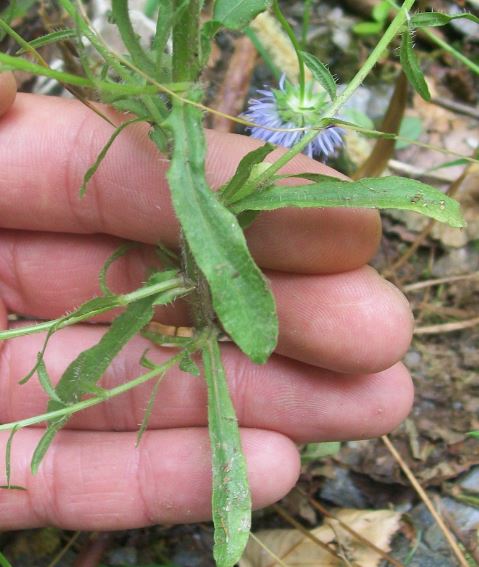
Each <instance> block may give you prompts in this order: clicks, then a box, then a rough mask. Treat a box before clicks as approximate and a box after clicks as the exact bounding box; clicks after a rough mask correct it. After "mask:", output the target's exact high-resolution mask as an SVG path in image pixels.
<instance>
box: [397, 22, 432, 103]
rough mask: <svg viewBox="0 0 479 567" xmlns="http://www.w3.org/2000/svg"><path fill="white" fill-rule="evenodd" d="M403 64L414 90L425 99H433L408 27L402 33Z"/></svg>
mask: <svg viewBox="0 0 479 567" xmlns="http://www.w3.org/2000/svg"><path fill="white" fill-rule="evenodd" d="M399 57H400V60H401V66H402V68H403V71H404V73H406V77H407V78H408V80H409V82H410V83H411V85H412V86H413V87H414V90H415V91H416V92H417V93H418V94H419V95H421V96H422V98H423V99H424V100H427V101H429V100H431V93H430V92H429V87H428V86H427V83H426V80H425V79H424V74H423V72H422V71H421V68H420V67H419V63H418V61H417V58H416V54H415V53H414V46H413V41H412V35H411V30H410V29H408V30H407V31H405V32H404V33H403V34H402V38H401V48H400V51H399Z"/></svg>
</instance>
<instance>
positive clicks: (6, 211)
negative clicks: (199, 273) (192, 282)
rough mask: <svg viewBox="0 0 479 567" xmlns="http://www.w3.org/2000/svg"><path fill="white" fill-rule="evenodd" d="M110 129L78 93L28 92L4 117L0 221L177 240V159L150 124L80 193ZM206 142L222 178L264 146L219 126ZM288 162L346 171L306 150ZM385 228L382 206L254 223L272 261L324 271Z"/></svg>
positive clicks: (125, 140)
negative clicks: (172, 189) (173, 179)
mask: <svg viewBox="0 0 479 567" xmlns="http://www.w3.org/2000/svg"><path fill="white" fill-rule="evenodd" d="M115 119H116V120H118V116H115ZM111 133H112V128H111V125H109V124H108V123H106V122H105V121H103V120H102V119H101V118H99V117H98V116H97V115H96V114H94V113H92V112H91V110H89V109H87V108H86V107H84V106H83V105H81V104H80V103H78V102H77V101H71V100H65V99H59V98H53V97H39V96H33V95H19V96H18V97H17V100H16V101H15V104H14V105H13V107H12V108H11V110H10V111H9V112H8V113H7V115H6V116H5V117H4V118H3V120H2V123H1V125H0V171H2V175H1V178H0V226H2V227H4V228H15V229H24V230H42V231H45V230H47V231H55V232H58V231H61V232H72V233H107V234H112V235H115V236H120V237H123V238H127V239H131V240H138V241H141V242H146V243H156V242H158V241H162V242H163V243H165V244H166V245H170V246H175V245H176V244H177V239H178V232H179V227H178V223H177V220H176V218H175V215H174V213H173V209H172V206H171V202H170V197H169V191H168V187H167V184H166V180H165V173H166V170H167V168H168V161H167V160H166V159H164V158H162V157H161V156H160V155H159V154H158V152H157V150H156V148H155V147H154V145H153V144H152V142H151V141H150V140H149V138H148V126H147V125H146V124H136V125H133V126H130V127H128V128H127V130H126V131H125V132H124V133H122V134H121V135H120V136H119V138H118V139H117V140H116V141H115V142H114V144H113V146H112V148H111V150H110V152H109V153H108V155H107V157H106V158H105V160H104V161H103V163H102V164H101V166H100V168H99V169H98V171H97V173H96V174H95V176H94V177H93V179H92V181H91V183H90V185H89V188H88V192H87V195H86V197H85V198H84V199H82V200H81V199H80V198H79V193H78V190H79V187H80V185H81V183H82V179H83V176H84V174H85V172H86V171H87V169H88V168H89V167H90V166H91V164H92V163H93V162H94V161H95V159H96V157H97V155H98V153H99V152H100V150H101V148H102V147H103V145H104V144H105V142H106V141H107V140H108V139H109V137H110V136H111ZM207 144H208V155H207V161H206V174H207V177H208V180H209V182H210V183H211V185H212V186H213V187H218V186H220V185H221V184H223V183H224V182H225V181H226V180H227V179H229V177H230V176H231V175H232V174H233V173H234V171H235V168H236V166H237V164H238V162H239V160H240V159H241V158H242V157H243V156H244V155H245V154H246V153H248V152H249V151H250V150H252V149H254V148H255V147H257V146H258V142H257V141H255V140H252V139H250V138H247V137H244V136H238V135H234V134H221V133H217V132H208V133H207ZM273 159H274V154H273ZM283 171H284V172H285V173H288V172H289V173H292V172H296V173H297V172H301V171H303V172H304V171H310V172H311V171H313V172H319V173H325V172H326V173H329V174H336V175H339V174H337V173H335V172H334V171H333V170H331V169H329V168H327V167H326V166H324V165H323V164H319V163H318V162H315V161H312V160H310V159H308V158H307V157H305V156H298V157H297V158H296V159H295V160H293V161H292V162H291V163H290V164H288V166H286V167H285V168H284V170H283ZM285 235H287V238H285ZM379 235H380V228H379V222H378V216H377V213H376V212H375V211H359V210H351V209H336V210H332V209H322V210H307V211H305V210H292V209H289V210H288V209H285V210H281V211H274V212H271V213H266V214H263V215H260V218H259V220H258V221H257V222H256V223H255V224H254V225H253V226H252V227H251V229H249V231H248V232H247V236H248V240H249V243H250V246H251V249H252V252H253V254H254V256H255V257H256V259H257V261H258V262H259V263H260V265H262V266H263V267H265V268H271V269H279V270H289V271H297V272H315V273H322V272H337V271H346V270H351V269H354V268H356V267H359V266H361V265H362V264H364V263H366V262H367V261H369V259H370V258H371V256H372V255H373V254H374V252H375V250H376V247H377V244H378V240H379Z"/></svg>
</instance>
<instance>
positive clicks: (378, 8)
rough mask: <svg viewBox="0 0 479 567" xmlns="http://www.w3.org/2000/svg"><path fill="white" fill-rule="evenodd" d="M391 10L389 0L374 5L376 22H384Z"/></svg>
mask: <svg viewBox="0 0 479 567" xmlns="http://www.w3.org/2000/svg"><path fill="white" fill-rule="evenodd" d="M390 10H391V6H390V5H389V2H388V0H383V1H382V2H379V4H376V5H375V6H374V8H373V12H372V16H373V18H374V20H376V22H381V23H382V24H384V23H386V20H387V19H388V16H389V12H390Z"/></svg>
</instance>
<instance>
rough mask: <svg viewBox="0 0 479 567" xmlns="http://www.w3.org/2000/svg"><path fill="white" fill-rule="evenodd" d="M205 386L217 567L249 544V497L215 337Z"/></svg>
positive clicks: (207, 353)
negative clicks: (206, 389) (206, 392)
mask: <svg viewBox="0 0 479 567" xmlns="http://www.w3.org/2000/svg"><path fill="white" fill-rule="evenodd" d="M203 365H204V371H205V379H206V382H207V385H208V426H209V432H210V442H211V452H212V460H213V498H212V510H213V521H214V525H215V546H214V550H213V553H214V557H215V560H216V565H217V566H218V567H232V566H233V565H235V564H236V563H237V562H238V561H239V559H240V558H241V555H242V554H243V550H244V548H245V546H246V543H247V542H248V537H249V530H250V523H251V497H250V493H249V488H248V477H247V472H246V463H245V459H244V456H243V453H242V450H241V440H240V435H239V429H238V423H237V420H236V415H235V412H234V408H233V404H232V403H231V398H230V396H229V392H228V385H227V383H226V376H225V371H224V368H223V364H222V362H221V355H220V349H219V346H218V342H217V341H216V338H215V337H212V338H210V339H209V340H208V342H207V343H206V345H205V347H204V348H203Z"/></svg>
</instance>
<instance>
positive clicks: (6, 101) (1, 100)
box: [0, 73, 17, 116]
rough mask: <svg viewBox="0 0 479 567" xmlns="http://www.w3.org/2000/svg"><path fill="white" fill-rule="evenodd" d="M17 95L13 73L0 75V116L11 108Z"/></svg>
mask: <svg viewBox="0 0 479 567" xmlns="http://www.w3.org/2000/svg"><path fill="white" fill-rule="evenodd" d="M16 94H17V83H16V81H15V77H14V76H13V73H0V116H3V115H4V114H5V113H6V112H7V110H8V109H9V108H10V107H11V106H12V104H13V101H14V100H15V95H16Z"/></svg>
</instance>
